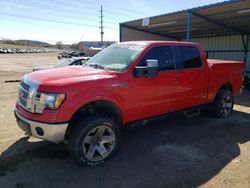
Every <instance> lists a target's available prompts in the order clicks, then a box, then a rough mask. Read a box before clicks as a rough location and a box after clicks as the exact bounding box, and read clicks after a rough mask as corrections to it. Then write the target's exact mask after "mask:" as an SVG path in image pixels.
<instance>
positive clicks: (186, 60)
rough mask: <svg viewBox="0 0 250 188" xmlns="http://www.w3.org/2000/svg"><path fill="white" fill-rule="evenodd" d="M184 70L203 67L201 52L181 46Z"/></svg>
mask: <svg viewBox="0 0 250 188" xmlns="http://www.w3.org/2000/svg"><path fill="white" fill-rule="evenodd" d="M178 48H179V52H180V54H181V59H182V67H183V68H197V67H202V60H201V56H200V52H199V50H198V49H197V48H195V47H192V46H179V47H178Z"/></svg>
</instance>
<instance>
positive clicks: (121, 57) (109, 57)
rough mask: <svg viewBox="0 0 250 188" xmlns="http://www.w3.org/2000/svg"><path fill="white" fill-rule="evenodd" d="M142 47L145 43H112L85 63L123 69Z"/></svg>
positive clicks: (97, 66)
mask: <svg viewBox="0 0 250 188" xmlns="http://www.w3.org/2000/svg"><path fill="white" fill-rule="evenodd" d="M144 47H145V45H142V44H113V45H111V46H109V47H107V48H105V49H104V50H102V51H101V52H99V53H98V54H96V55H95V56H94V57H92V58H91V59H90V60H88V62H87V63H88V65H89V66H94V67H95V68H101V67H102V68H104V69H107V70H112V71H119V72H120V71H124V70H126V69H127V68H128V67H129V65H130V64H131V63H132V62H133V61H134V60H135V58H136V57H137V56H138V55H139V54H140V52H141V51H142V50H143V49H144Z"/></svg>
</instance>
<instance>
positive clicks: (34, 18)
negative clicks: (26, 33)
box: [0, 13, 117, 30]
mask: <svg viewBox="0 0 250 188" xmlns="http://www.w3.org/2000/svg"><path fill="white" fill-rule="evenodd" d="M0 14H1V15H6V16H11V17H17V18H26V19H31V20H39V21H45V22H53V23H61V24H70V25H78V26H79V25H81V26H86V27H95V28H97V27H98V26H97V25H92V24H82V23H77V22H68V21H61V20H54V19H46V18H38V17H32V16H23V15H17V14H9V13H0ZM108 28H109V29H114V30H116V29H117V28H114V27H108Z"/></svg>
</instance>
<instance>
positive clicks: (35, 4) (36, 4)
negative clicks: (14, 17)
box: [5, 0, 141, 24]
mask: <svg viewBox="0 0 250 188" xmlns="http://www.w3.org/2000/svg"><path fill="white" fill-rule="evenodd" d="M5 1H6V2H12V3H15V5H16V4H17V3H20V2H18V1H15V0H5ZM84 3H87V4H91V5H96V4H93V3H89V2H84ZM19 5H21V6H22V5H28V6H31V7H37V8H42V9H49V10H55V11H58V12H60V13H68V12H63V11H62V9H65V8H67V9H71V10H72V11H71V12H73V13H75V12H78V11H81V13H82V10H84V12H90V13H93V11H90V10H89V9H86V8H85V9H84V8H77V7H72V6H58V4H56V5H54V4H45V3H40V2H33V1H26V0H23V1H22V4H19ZM105 6H106V5H105ZM108 7H112V6H108ZM108 12H110V13H107V14H106V15H108V16H107V17H108V18H112V19H113V18H114V14H112V12H117V13H115V15H116V17H120V18H124V19H128V15H131V13H132V11H125V10H122V9H119V8H117V7H112V10H110V11H108ZM117 14H118V15H117ZM133 14H134V15H135V14H137V15H138V16H141V14H140V13H138V12H135V13H133ZM88 17H89V16H88ZM79 19H82V18H79ZM92 20H93V19H92ZM106 22H107V23H112V24H113V23H116V22H113V21H110V20H109V21H106ZM118 22H119V21H118Z"/></svg>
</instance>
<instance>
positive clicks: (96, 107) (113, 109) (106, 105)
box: [65, 99, 123, 139]
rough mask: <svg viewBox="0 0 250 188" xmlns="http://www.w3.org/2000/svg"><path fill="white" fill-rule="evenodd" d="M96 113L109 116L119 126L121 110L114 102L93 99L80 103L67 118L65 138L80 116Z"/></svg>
mask: <svg viewBox="0 0 250 188" xmlns="http://www.w3.org/2000/svg"><path fill="white" fill-rule="evenodd" d="M96 114H101V115H105V116H107V117H110V118H111V119H112V120H113V121H115V122H116V123H117V125H118V126H119V127H121V125H122V122H123V119H122V111H121V109H120V107H119V106H118V105H117V104H116V103H114V102H113V101H110V100H107V99H100V100H94V101H91V102H88V103H87V104H84V105H82V106H81V107H80V108H78V110H76V111H75V113H74V114H73V115H72V117H71V118H70V120H69V125H68V127H67V130H66V134H65V138H66V139H67V137H68V135H69V133H70V131H71V130H72V129H73V128H74V125H75V124H76V122H77V121H78V120H79V119H80V118H83V117H86V116H88V115H96Z"/></svg>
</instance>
